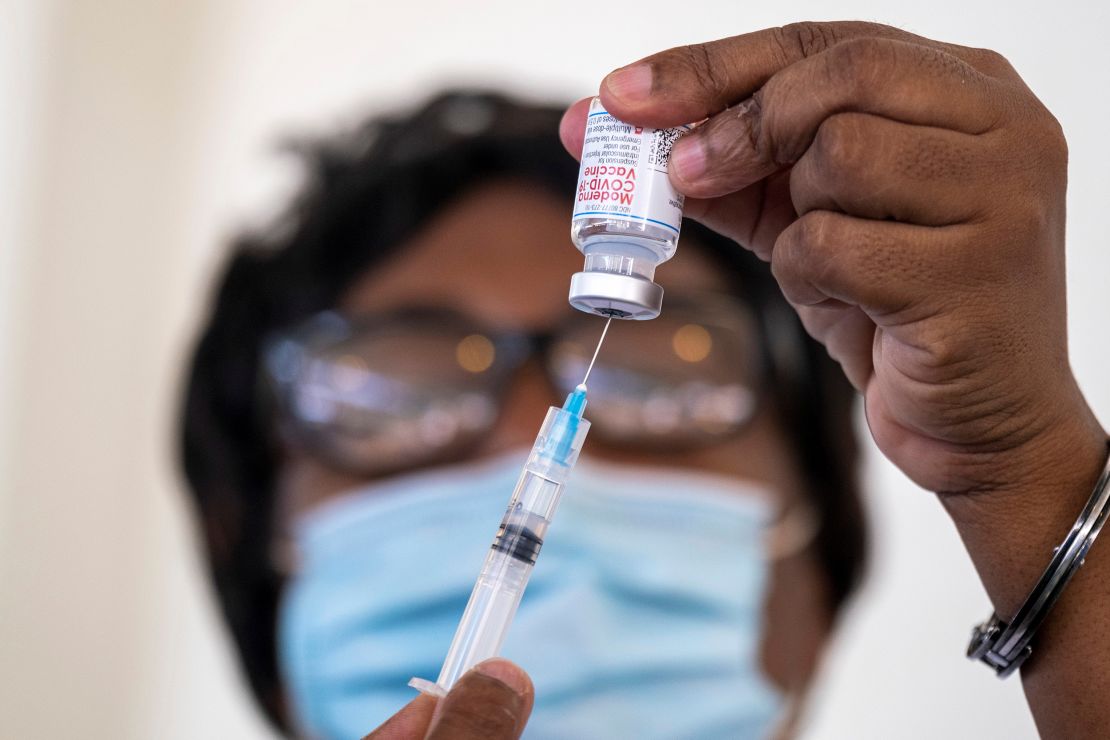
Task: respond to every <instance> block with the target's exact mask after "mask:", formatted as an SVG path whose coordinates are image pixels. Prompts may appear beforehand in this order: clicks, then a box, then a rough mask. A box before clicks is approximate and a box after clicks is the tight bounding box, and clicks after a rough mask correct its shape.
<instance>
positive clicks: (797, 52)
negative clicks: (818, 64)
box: [772, 21, 840, 61]
mask: <svg viewBox="0 0 1110 740" xmlns="http://www.w3.org/2000/svg"><path fill="white" fill-rule="evenodd" d="M772 38H773V39H774V41H775V44H776V46H777V47H778V51H779V53H780V54H782V56H783V58H784V60H787V61H797V60H798V59H805V58H806V57H811V56H813V55H815V54H820V53H821V52H823V51H825V50H827V49H829V48H830V47H832V46H835V45H836V44H837V43H838V42H839V41H840V38H839V34H838V33H837V32H836V27H835V26H833V25H830V24H828V23H815V22H813V21H801V22H799V23H791V24H788V25H785V26H781V27H779V28H776V29H775V32H774V33H773V34H772Z"/></svg>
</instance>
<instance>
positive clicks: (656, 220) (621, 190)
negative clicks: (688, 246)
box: [572, 98, 690, 234]
mask: <svg viewBox="0 0 1110 740" xmlns="http://www.w3.org/2000/svg"><path fill="white" fill-rule="evenodd" d="M689 130H690V127H689V126H681V127H679V128H665V129H655V128H650V127H647V126H632V125H629V124H627V123H624V122H623V121H618V120H617V119H616V118H614V117H613V116H612V115H610V114H609V112H608V111H606V110H605V108H603V107H602V105H601V100H600V99H598V98H594V100H593V102H592V103H591V104H590V113H589V117H588V118H587V119H586V139H585V141H584V142H583V145H582V165H581V169H579V171H578V192H577V195H576V197H575V201H574V215H573V217H572V220H573V221H578V220H582V219H593V218H599V217H617V218H623V219H628V220H630V221H640V222H646V223H652V224H656V225H657V226H662V227H664V228H666V229H669V230H671V231H673V232H675V234H677V233H678V232H679V229H680V228H681V226H682V201H683V196H682V195H681V194H680V193H679V192H678V191H676V190H675V189H674V188H673V187H672V186H671V182H670V180H669V179H667V161H668V159H669V158H670V154H671V146H672V145H673V144H674V142H675V141H676V140H677V139H678V137H679V136H681V135H682V134H684V133H685V132H687V131H689Z"/></svg>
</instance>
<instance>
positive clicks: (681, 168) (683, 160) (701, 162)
mask: <svg viewBox="0 0 1110 740" xmlns="http://www.w3.org/2000/svg"><path fill="white" fill-rule="evenodd" d="M668 168H669V170H670V171H671V172H672V173H673V174H675V175H677V176H678V179H680V180H683V181H685V182H693V181H694V180H696V179H698V178H699V177H701V176H702V175H704V174H705V170H706V157H705V143H704V142H703V141H702V140H701V137H700V136H684V137H682V138H681V139H679V140H678V141H677V142H675V145H674V148H673V149H671V160H670V164H669V166H668Z"/></svg>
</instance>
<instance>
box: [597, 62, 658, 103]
mask: <svg viewBox="0 0 1110 740" xmlns="http://www.w3.org/2000/svg"><path fill="white" fill-rule="evenodd" d="M605 87H607V88H608V89H609V92H610V94H612V95H613V96H614V97H617V98H620V99H621V100H624V101H628V102H638V101H641V100H647V98H648V97H650V96H651V65H650V64H633V65H630V66H628V67H621V68H620V69H618V70H615V71H613V72H610V73H609V76H608V77H606V78H605Z"/></svg>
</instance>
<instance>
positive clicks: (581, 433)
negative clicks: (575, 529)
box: [409, 319, 612, 696]
mask: <svg viewBox="0 0 1110 740" xmlns="http://www.w3.org/2000/svg"><path fill="white" fill-rule="evenodd" d="M609 321H612V319H610V320H609ZM609 321H607V322H606V323H605V329H604V330H603V331H602V332H601V338H600V339H599V340H598V342H597V349H595V350H594V356H593V359H591V360H590V365H589V367H588V368H587V369H586V376H585V377H584V378H583V379H582V382H581V383H580V384H579V385H578V387H576V388H575V389H574V391H573V392H571V394H570V395H569V396H567V400H566V402H565V403H564V404H563V407H562V408H556V407H554V406H552V407H551V408H549V409H548V410H547V418H545V419H544V422H543V425H542V426H541V427H540V433H539V436H537V437H536V443H535V445H533V447H532V452H531V453H530V454H529V455H528V460H527V462H525V464H524V470H523V471H521V474H520V478H519V479H518V480H517V484H516V488H515V489H514V490H513V495H512V498H510V499H509V507H508V509H507V510H506V511H505V516H504V518H503V519H502V520H501V527H500V529H498V530H497V535H496V536H495V537H494V538H493V545H491V546H490V551H489V554H488V555H487V556H486V562H485V564H484V565H483V566H482V570H481V572H480V573H479V574H478V580H477V582H476V583H475V584H474V590H473V591H471V593H470V601H469V602H467V605H466V610H465V611H464V612H463V616H462V620H461V621H460V622H459V626H458V629H457V630H456V631H455V638H454V640H452V641H451V648H450V649H449V650H448V651H447V659H446V660H445V661H444V662H443V669H442V670H441V671H440V673H439V678H438V679H437V680H436V682H435V683H432V682H431V681H428V680H426V679H423V678H413V679H412V680H411V681H409V685H410V686H412V687H413V688H416V689H419V690H420V691H422V692H424V693H428V694H434V695H437V696H443V695H445V694H446V693H447V692H448V691H450V690H451V687H452V686H453V685H454V684H455V682H456V681H457V680H458V679H459V678H461V677H462V675H463V674H464V673H466V672H467V671H468V670H470V669H471V668H473V667H474V666H475V665H477V664H478V663H480V662H482V661H483V660H486V659H487V658H492V657H494V656H495V655H497V654H498V652H500V650H501V645H502V643H504V641H505V636H506V635H507V634H508V632H509V625H511V624H512V622H513V617H514V616H515V615H516V610H517V607H518V606H520V598H521V597H522V596H523V595H524V587H525V586H527V585H528V577H529V576H530V575H531V574H532V567H533V566H534V565H535V564H536V558H537V557H538V556H539V553H540V547H541V546H542V545H543V539H544V537H546V536H547V528H548V526H549V525H550V524H551V519H552V517H554V515H555V509H556V507H557V506H558V505H559V497H560V496H561V495H562V493H563V487H564V485H565V484H566V481H567V477H568V476H569V475H570V471H571V469H572V468H573V467H574V463H575V462H576V461H577V460H578V453H579V451H580V450H581V449H582V443H583V442H584V441H585V439H586V432H588V431H589V429H590V422H588V421H586V420H585V419H583V418H582V412H583V411H584V410H585V408H586V381H587V380H588V379H589V377H590V371H591V370H592V369H593V366H594V361H596V360H597V355H598V352H600V351H601V343H602V342H604V341H605V335H606V333H607V332H608V331H609Z"/></svg>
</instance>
